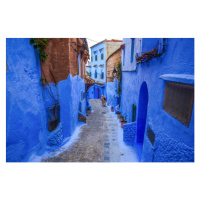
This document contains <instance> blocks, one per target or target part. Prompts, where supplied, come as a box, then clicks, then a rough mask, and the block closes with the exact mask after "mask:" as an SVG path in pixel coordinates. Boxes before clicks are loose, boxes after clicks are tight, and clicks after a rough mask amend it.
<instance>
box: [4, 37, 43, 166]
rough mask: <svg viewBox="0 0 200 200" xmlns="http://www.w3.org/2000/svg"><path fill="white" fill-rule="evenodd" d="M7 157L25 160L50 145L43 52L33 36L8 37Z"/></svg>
mask: <svg viewBox="0 0 200 200" xmlns="http://www.w3.org/2000/svg"><path fill="white" fill-rule="evenodd" d="M6 60H7V65H8V71H7V72H6V160H7V161H11V162H15V161H23V160H25V159H26V157H27V156H29V155H30V153H32V152H35V153H36V154H38V155H40V154H41V153H42V152H43V151H44V149H45V146H46V140H47V126H46V121H45V120H43V119H46V118H47V116H46V111H45V107H44V102H43V98H42V86H41V83H40V78H41V75H40V74H41V73H40V61H39V55H38V52H37V51H36V50H34V48H33V46H31V45H30V39H14V38H13V39H7V40H6Z"/></svg>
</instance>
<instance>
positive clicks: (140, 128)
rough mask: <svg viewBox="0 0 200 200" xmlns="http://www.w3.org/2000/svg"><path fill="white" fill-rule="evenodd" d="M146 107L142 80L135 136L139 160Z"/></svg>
mask: <svg viewBox="0 0 200 200" xmlns="http://www.w3.org/2000/svg"><path fill="white" fill-rule="evenodd" d="M147 107H148V89H147V84H146V82H143V83H142V85H141V87H140V94H139V102H138V116H137V136H136V150H137V153H138V157H139V160H140V161H141V157H142V150H143V141H144V133H145V127H146V118H147Z"/></svg>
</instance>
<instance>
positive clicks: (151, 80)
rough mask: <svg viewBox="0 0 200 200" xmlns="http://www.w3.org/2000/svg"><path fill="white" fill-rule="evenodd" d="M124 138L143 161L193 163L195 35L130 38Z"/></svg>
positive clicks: (126, 47) (126, 54) (124, 92)
mask: <svg viewBox="0 0 200 200" xmlns="http://www.w3.org/2000/svg"><path fill="white" fill-rule="evenodd" d="M123 44H124V49H123V51H122V92H121V112H122V114H123V115H127V120H128V124H127V125H124V141H126V142H131V143H132V144H134V145H135V147H136V149H137V153H138V157H139V159H140V160H141V161H144V162H152V161H153V162H191V161H194V39H191V38H187V39H186V38H169V39H163V38H159V39H158V38H144V39H141V38H135V39H134V38H125V39H123Z"/></svg>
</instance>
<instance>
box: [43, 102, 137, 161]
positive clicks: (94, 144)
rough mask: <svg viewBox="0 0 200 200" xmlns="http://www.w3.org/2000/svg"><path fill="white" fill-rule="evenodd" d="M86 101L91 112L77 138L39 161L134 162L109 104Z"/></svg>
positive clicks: (135, 157) (134, 156) (135, 158)
mask: <svg viewBox="0 0 200 200" xmlns="http://www.w3.org/2000/svg"><path fill="white" fill-rule="evenodd" d="M89 101H90V104H91V106H92V112H91V114H89V116H88V117H87V124H86V125H85V126H83V127H82V128H81V130H80V133H79V138H77V139H76V140H75V141H74V143H73V144H72V145H71V146H69V148H68V149H67V150H65V151H64V152H63V153H61V154H59V155H58V156H55V157H52V158H48V159H47V158H43V159H42V161H43V162H120V161H122V162H124V161H129V162H137V155H136V153H135V151H134V147H133V146H130V147H129V146H127V145H125V144H124V142H123V135H122V134H123V130H122V129H121V127H120V123H119V122H118V121H117V117H116V115H115V114H114V113H113V112H111V111H110V109H109V107H102V105H101V101H100V100H98V99H91V100H89ZM120 136H121V137H120ZM127 156H128V158H127ZM130 157H132V158H130ZM126 159H127V160H126Z"/></svg>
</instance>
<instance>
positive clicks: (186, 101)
mask: <svg viewBox="0 0 200 200" xmlns="http://www.w3.org/2000/svg"><path fill="white" fill-rule="evenodd" d="M193 103H194V86H193V85H189V84H184V83H177V82H166V86H165V95H164V102H163V109H164V110H165V111H167V112H168V113H169V114H170V115H172V116H173V117H174V118H176V119H177V120H179V121H180V122H181V123H183V124H184V125H186V126H187V127H188V126H189V124H190V119H191V115H192V110H193Z"/></svg>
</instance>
